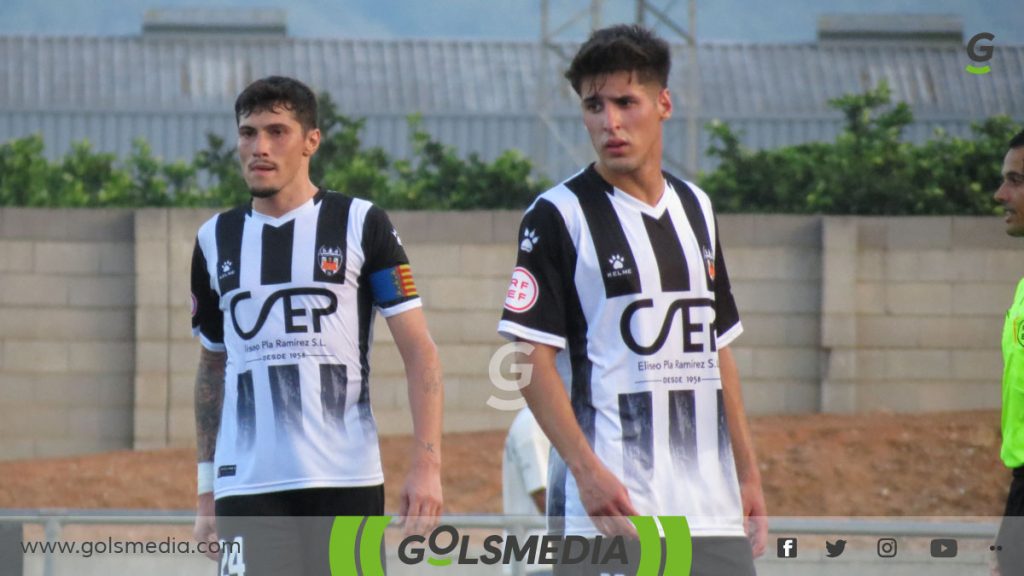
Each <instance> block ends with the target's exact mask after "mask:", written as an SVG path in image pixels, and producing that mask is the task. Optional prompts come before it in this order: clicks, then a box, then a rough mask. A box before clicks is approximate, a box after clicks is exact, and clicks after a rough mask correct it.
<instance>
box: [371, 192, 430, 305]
mask: <svg viewBox="0 0 1024 576" xmlns="http://www.w3.org/2000/svg"><path fill="white" fill-rule="evenodd" d="M363 254H365V255H366V259H365V261H364V262H363V275H364V276H365V278H366V279H367V281H368V282H369V284H370V291H371V293H372V295H373V303H374V305H376V306H377V307H378V308H379V309H380V311H381V314H383V315H384V317H385V318H387V317H391V316H394V315H395V314H400V313H402V312H405V311H407V310H411V309H413V308H418V307H420V306H421V305H422V303H421V301H420V296H419V291H418V290H417V289H416V282H415V281H414V280H413V277H412V268H411V267H410V266H409V258H408V257H407V256H406V255H405V249H404V248H403V247H402V240H401V238H400V237H399V236H398V231H397V230H396V229H395V227H394V226H392V225H391V220H390V219H388V216H387V214H385V213H384V211H383V210H381V209H380V208H378V207H376V206H372V207H370V209H369V211H368V212H367V213H366V220H365V222H364V223H363Z"/></svg>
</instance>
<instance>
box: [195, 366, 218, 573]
mask: <svg viewBox="0 0 1024 576" xmlns="http://www.w3.org/2000/svg"><path fill="white" fill-rule="evenodd" d="M226 363H227V355H226V354H225V353H224V352H213V351H211V350H207V349H206V348H200V352H199V370H198V372H197V374H196V389H195V412H196V456H197V460H198V461H199V468H200V473H199V475H200V479H199V483H200V486H199V491H200V493H199V497H198V505H197V507H196V521H195V526H194V527H193V531H192V535H193V537H194V538H195V539H196V540H197V541H199V542H216V541H217V528H216V523H215V521H214V504H213V455H214V451H215V450H216V447H217V431H218V430H219V429H220V419H221V408H222V407H223V405H224V367H225V365H226ZM203 484H207V486H204V485H203ZM207 488H208V489H207ZM206 555H207V556H209V557H210V558H211V559H213V560H217V555H216V554H213V553H211V552H207V554H206Z"/></svg>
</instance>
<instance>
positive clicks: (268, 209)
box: [252, 177, 319, 218]
mask: <svg viewBox="0 0 1024 576" xmlns="http://www.w3.org/2000/svg"><path fill="white" fill-rule="evenodd" d="M317 190H319V189H318V188H317V187H316V185H315V184H313V182H312V181H311V180H310V179H309V178H308V177H307V178H303V179H301V180H299V181H298V182H294V183H292V184H289V185H288V186H286V187H284V188H282V189H281V191H280V192H278V193H277V194H274V195H273V196H271V197H269V198H253V199H252V209H253V210H254V211H256V212H259V213H260V214H263V215H265V216H270V217H271V218H280V217H281V216H284V215H285V214H287V213H289V212H291V211H292V210H295V209H296V208H298V207H299V206H302V205H303V204H305V203H306V202H308V201H309V199H310V198H312V197H313V196H315V195H316V193H317Z"/></svg>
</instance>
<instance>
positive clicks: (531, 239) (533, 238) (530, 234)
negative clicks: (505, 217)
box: [519, 228, 540, 254]
mask: <svg viewBox="0 0 1024 576" xmlns="http://www.w3.org/2000/svg"><path fill="white" fill-rule="evenodd" d="M538 242H540V236H537V231H536V230H530V229H529V228H527V229H525V230H523V241H522V242H520V243H519V249H520V250H522V251H523V252H526V253H527V254H529V253H530V252H533V248H534V247H535V246H536V245H537V243H538Z"/></svg>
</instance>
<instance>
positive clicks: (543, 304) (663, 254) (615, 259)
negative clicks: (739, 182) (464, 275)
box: [498, 25, 767, 576]
mask: <svg viewBox="0 0 1024 576" xmlns="http://www.w3.org/2000/svg"><path fill="white" fill-rule="evenodd" d="M669 68H670V58H669V48H668V45H667V43H666V42H665V41H664V40H662V39H660V38H658V37H656V36H655V35H654V34H653V33H652V32H650V31H649V30H646V29H644V28H642V27H639V26H625V25H619V26H612V27H610V28H605V29H602V30H598V31H596V32H594V33H593V34H592V35H591V37H590V38H589V39H588V40H587V41H586V42H585V43H584V44H583V45H582V46H581V47H580V49H579V51H578V52H577V53H576V55H575V57H574V59H573V61H572V63H571V65H570V67H569V70H568V71H567V72H566V78H567V79H568V80H569V82H570V83H571V84H572V87H573V89H574V90H575V91H576V93H577V94H578V95H579V96H580V100H581V105H582V115H583V124H584V126H585V127H586V129H587V131H588V132H589V134H590V138H591V142H592V144H593V146H594V150H595V151H596V152H597V157H598V159H597V162H596V163H594V164H591V165H590V166H588V167H586V168H584V169H583V170H582V171H580V172H579V173H577V174H576V175H574V176H572V177H571V178H569V179H568V180H565V181H564V182H562V183H561V184H559V185H557V186H555V187H554V188H552V189H551V190H548V191H547V192H545V193H544V194H542V195H541V196H540V197H538V199H537V200H536V201H535V202H534V203H533V205H532V206H530V208H529V209H528V210H527V211H526V214H525V215H524V216H523V221H522V225H521V229H520V238H519V242H520V243H519V254H518V261H517V266H516V268H515V270H514V271H513V273H512V281H511V285H510V286H509V289H508V292H507V295H506V300H505V309H504V311H503V314H502V319H501V322H500V323H499V327H498V330H499V332H500V333H501V334H502V335H504V336H506V337H508V338H514V339H518V340H523V341H526V342H528V343H530V344H531V345H532V352H531V353H529V354H528V355H527V358H526V361H527V362H528V363H529V364H530V365H532V378H531V381H530V383H529V385H527V386H526V387H525V388H523V390H522V393H523V396H524V397H525V398H526V400H527V402H528V404H529V406H530V408H531V410H533V414H534V416H535V417H536V418H537V421H538V422H539V423H540V425H541V428H543V430H544V432H545V433H546V434H547V436H548V438H550V440H551V442H552V444H553V445H554V446H555V448H556V450H557V454H556V453H555V452H554V451H553V452H552V454H551V459H552V463H551V471H550V478H551V480H550V482H549V485H548V499H547V514H548V517H549V528H550V529H551V530H553V531H555V532H564V533H566V534H571V535H581V536H586V537H595V536H597V535H598V534H599V533H600V534H606V535H613V534H625V535H632V534H633V533H634V530H633V528H632V525H631V524H630V523H629V521H628V519H626V518H625V517H626V516H630V515H637V514H639V515H685V516H687V518H688V520H689V523H690V528H691V531H692V534H693V536H694V537H695V539H694V563H695V564H694V574H723V575H728V576H742V575H746V574H753V573H754V568H753V557H752V556H753V555H752V552H753V553H754V554H758V555H759V554H761V552H762V551H763V548H764V544H765V537H766V531H767V527H766V524H765V522H764V516H765V514H766V510H765V503H764V497H763V495H762V491H761V479H760V474H759V472H758V468H757V463H756V460H755V456H754V451H753V446H752V444H751V440H750V433H749V429H748V425H747V419H746V414H745V411H744V407H743V401H742V397H741V394H740V383H739V375H738V372H737V369H736V363H735V360H734V359H733V354H732V352H731V350H730V348H729V347H728V346H729V345H730V344H731V343H732V342H733V340H734V339H735V338H736V337H737V336H739V334H740V332H741V331H742V327H741V324H740V319H739V315H738V312H737V310H736V305H735V302H734V299H733V296H732V294H731V292H730V287H729V276H728V272H727V270H726V265H725V258H724V256H723V254H722V247H721V245H720V243H719V241H718V237H719V234H718V228H717V225H716V220H715V217H714V214H713V212H712V209H711V202H710V201H709V199H708V197H707V195H705V194H704V192H703V191H701V190H700V189H698V188H697V187H696V186H694V185H693V184H691V183H688V182H684V181H682V180H680V179H678V178H676V177H675V176H672V175H671V174H668V173H667V172H663V171H662V147H663V134H662V131H663V125H664V122H665V121H666V120H668V119H669V117H670V116H671V114H672V98H671V95H670V93H669V90H668V89H667V88H666V86H667V81H668V74H669ZM745 524H749V528H748V530H749V536H748V532H747V531H745ZM748 538H749V539H748ZM636 560H637V558H636V555H635V554H634V555H632V557H631V558H630V563H631V564H633V565H632V566H631V568H630V569H631V570H635V569H636V566H635V562H636ZM609 568H610V567H609ZM571 570H584V568H582V567H580V566H577V567H575V568H574V567H571V566H561V565H559V566H556V572H555V573H556V574H570V573H572V574H575V573H578V572H572V571H571ZM591 570H595V572H585V571H584V572H583V573H601V572H608V571H610V572H620V571H622V570H619V569H618V568H616V569H612V570H608V569H604V568H601V567H595V568H591ZM626 572H627V573H628V572H629V570H626Z"/></svg>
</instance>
